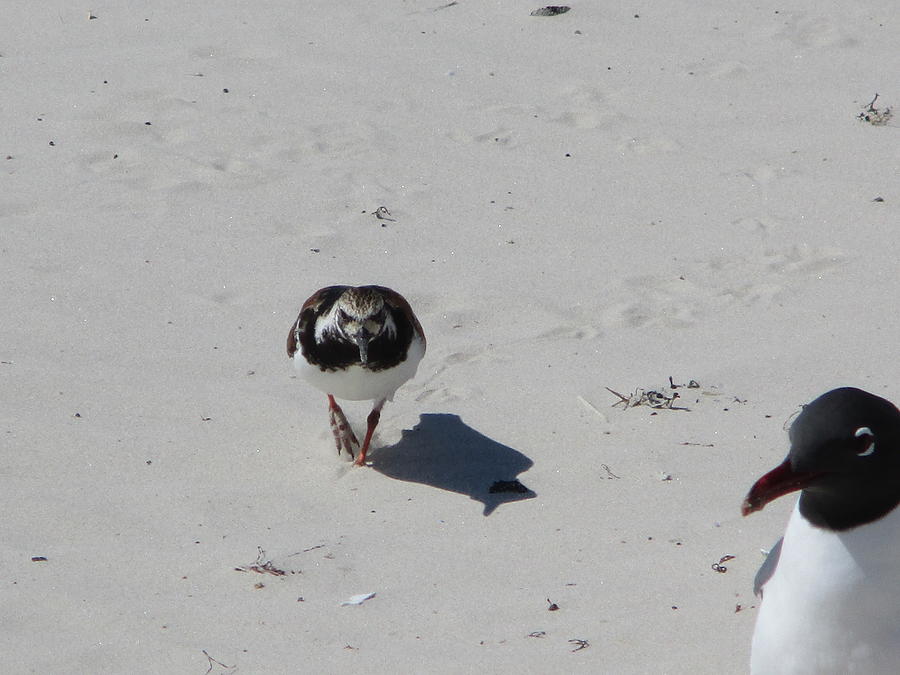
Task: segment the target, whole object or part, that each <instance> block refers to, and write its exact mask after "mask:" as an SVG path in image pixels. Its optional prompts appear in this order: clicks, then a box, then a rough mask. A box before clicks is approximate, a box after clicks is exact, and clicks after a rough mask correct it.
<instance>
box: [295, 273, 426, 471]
mask: <svg viewBox="0 0 900 675" xmlns="http://www.w3.org/2000/svg"><path fill="white" fill-rule="evenodd" d="M287 352H288V356H289V357H290V358H291V359H293V361H294V366H295V367H296V368H297V370H298V371H299V372H300V374H301V376H302V377H303V378H304V379H305V380H307V381H308V382H310V384H312V385H313V386H315V387H317V388H318V389H320V390H321V391H323V392H325V393H326V394H328V408H329V416H330V420H331V429H332V433H333V434H334V440H335V445H336V446H337V449H338V452H339V453H340V452H341V450H344V451H346V452H348V453H350V454H351V455H352V456H355V458H356V459H355V462H354V463H355V464H357V465H359V466H362V465H363V464H364V463H365V461H366V453H367V452H368V450H369V445H370V443H371V441H372V435H373V434H374V433H375V427H376V426H378V420H379V418H380V417H381V408H382V407H383V406H384V404H385V402H386V401H390V400H391V399H392V398H393V396H394V392H396V391H397V389H398V388H399V387H400V386H401V385H402V384H403V383H404V382H406V381H407V380H409V379H410V378H412V377H413V376H414V375H415V374H416V368H417V367H418V365H419V361H421V360H422V357H423V356H424V355H425V333H424V332H423V331H422V326H421V325H420V324H419V320H418V319H417V318H416V316H415V314H413V311H412V308H411V307H410V306H409V303H408V302H407V301H406V300H405V299H404V298H403V296H401V295H400V294H399V293H397V292H396V291H392V290H391V289H390V288H385V287H384V286H359V287H356V286H328V287H327V288H323V289H321V290H319V291H316V292H315V293H314V294H313V295H312V296H311V297H310V298H309V299H308V300H307V301H306V302H305V303H303V307H301V309H300V315H299V316H298V317H297V320H296V321H295V322H294V325H293V326H292V327H291V332H290V334H289V335H288V340H287ZM335 397H337V398H341V399H346V400H350V401H375V405H374V407H373V408H372V412H370V413H369V417H368V420H367V427H366V437H365V439H364V441H363V444H362V448H361V449H360V450H359V453H356V452H354V450H355V449H357V448H359V441H358V440H357V439H356V436H354V434H353V430H352V429H351V428H350V425H349V424H348V423H347V418H346V417H345V416H344V413H343V412H342V411H341V408H340V406H339V405H338V404H337V402H336V401H335V400H334V399H335Z"/></svg>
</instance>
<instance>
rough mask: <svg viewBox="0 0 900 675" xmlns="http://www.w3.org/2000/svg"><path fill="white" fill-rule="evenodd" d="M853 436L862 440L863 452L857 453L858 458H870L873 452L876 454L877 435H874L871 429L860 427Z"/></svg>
mask: <svg viewBox="0 0 900 675" xmlns="http://www.w3.org/2000/svg"><path fill="white" fill-rule="evenodd" d="M853 435H854V436H855V437H856V438H859V439H862V443H863V445H862V446H861V447H862V450H859V451H857V453H856V454H857V456H858V457H868V456H869V455H871V454H872V453H873V452H875V434H873V433H872V430H871V429H870V428H869V427H860V428H859V429H857V430H856V431H855V432H853Z"/></svg>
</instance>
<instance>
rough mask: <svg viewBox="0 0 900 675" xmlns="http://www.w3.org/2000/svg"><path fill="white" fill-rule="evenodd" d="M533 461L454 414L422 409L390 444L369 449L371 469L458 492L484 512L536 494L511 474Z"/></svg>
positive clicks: (487, 512) (515, 474)
mask: <svg viewBox="0 0 900 675" xmlns="http://www.w3.org/2000/svg"><path fill="white" fill-rule="evenodd" d="M533 464H534V462H532V461H531V460H530V459H529V458H528V457H526V456H525V455H523V454H522V453H521V452H519V451H518V450H514V449H513V448H510V447H509V446H506V445H503V444H502V443H498V442H497V441H495V440H492V439H490V438H488V437H487V436H485V435H484V434H480V433H478V432H477V431H475V429H473V428H472V427H470V426H468V425H466V424H465V423H463V421H462V420H461V419H460V417H459V415H449V414H437V413H426V414H423V415H420V416H419V423H418V424H417V425H416V426H415V427H413V428H412V429H404V430H403V437H402V438H401V439H400V441H399V442H397V443H395V444H394V445H389V446H387V447H383V448H379V449H378V450H377V451H376V452H374V453H372V458H371V466H372V468H373V469H375V471H378V472H379V473H382V474H384V475H385V476H388V477H389V478H396V479H397V480H405V481H409V482H411V483H422V484H424V485H431V486H433V487H436V488H439V489H441V490H449V491H450V492H458V493H459V494H462V495H467V496H468V497H469V498H470V499H474V500H475V501H477V502H481V503H482V504H484V515H485V516H489V515H491V513H493V512H494V510H495V509H496V508H497V507H498V506H500V505H501V504H505V503H507V502H517V501H521V500H523V499H532V498H533V497H536V496H537V494H536V493H534V492H533V491H531V490H529V489H528V488H527V487H525V486H524V485H522V484H521V483H520V482H519V481H518V479H517V476H518V475H519V474H520V473H522V472H524V471H528V469H530V468H531V466H532V465H533Z"/></svg>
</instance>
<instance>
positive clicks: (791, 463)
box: [741, 387, 900, 675]
mask: <svg viewBox="0 0 900 675" xmlns="http://www.w3.org/2000/svg"><path fill="white" fill-rule="evenodd" d="M789 436H790V441H791V447H790V452H789V453H788V456H787V459H785V460H784V462H783V463H782V464H781V465H779V466H778V467H776V468H775V469H773V470H772V471H770V472H769V473H767V474H766V475H765V476H763V477H762V478H760V479H759V480H758V481H756V483H755V484H754V485H753V487H752V488H751V489H750V492H749V493H748V494H747V498H746V499H745V500H744V503H743V505H742V508H741V511H742V513H743V515H745V516H746V515H748V514H750V513H753V512H754V511H759V510H760V509H762V508H763V507H764V506H765V505H766V504H768V503H769V502H770V501H772V500H773V499H776V498H778V497H781V496H782V495H786V494H788V493H790V492H794V491H795V490H802V492H801V493H800V498H799V499H798V500H797V504H796V506H795V507H794V511H793V513H792V514H791V517H790V520H789V521H788V525H787V530H786V531H785V533H784V537H783V538H782V540H781V541H779V542H778V544H777V545H776V546H775V547H774V548H773V549H772V552H771V553H770V554H769V557H768V559H767V561H766V563H765V564H764V565H763V568H762V569H761V570H760V574H758V575H757V580H756V586H757V587H758V589H759V593H760V595H761V596H762V604H761V606H760V610H759V614H758V616H757V619H756V629H755V631H754V633H753V645H752V653H751V658H750V670H751V672H752V673H756V674H763V673H766V674H782V673H783V674H788V673H790V674H792V675H793V674H799V673H810V674H815V675H822V674H824V673H841V674H842V675H843V674H846V673H865V674H866V675H873V674H881V673H885V674H887V673H890V674H891V675H894V674H896V673H900V508H897V505H898V504H900V411H898V410H897V408H896V407H894V405H893V404H892V403H891V402H890V401H886V400H885V399H883V398H880V397H878V396H875V395H874V394H870V393H868V392H865V391H862V390H860V389H854V388H851V387H845V388H842V389H834V390H832V391H829V392H828V393H826V394H823V395H822V396H820V397H819V398H817V399H816V400H815V401H813V402H812V403H810V404H808V405H806V406H804V407H803V410H802V412H801V413H800V415H799V416H798V417H797V419H796V420H795V421H794V423H793V424H792V425H791V428H790V432H789Z"/></svg>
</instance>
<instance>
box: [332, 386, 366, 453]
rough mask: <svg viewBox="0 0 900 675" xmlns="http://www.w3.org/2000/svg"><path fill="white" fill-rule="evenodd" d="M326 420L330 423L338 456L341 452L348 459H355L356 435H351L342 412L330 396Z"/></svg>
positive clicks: (351, 431)
mask: <svg viewBox="0 0 900 675" xmlns="http://www.w3.org/2000/svg"><path fill="white" fill-rule="evenodd" d="M328 419H329V421H330V422H331V433H332V434H333V435H334V444H335V446H336V447H337V451H338V455H340V454H341V450H343V451H344V452H346V453H347V454H348V455H350V457H356V452H355V451H356V450H358V449H359V441H358V440H356V434H354V433H353V429H352V428H351V427H350V423H349V422H348V421H347V417H346V416H345V415H344V411H343V410H341V406H339V405H338V404H337V401H335V400H334V396H332V395H331V394H328Z"/></svg>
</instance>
